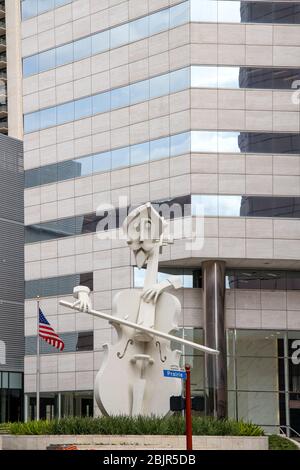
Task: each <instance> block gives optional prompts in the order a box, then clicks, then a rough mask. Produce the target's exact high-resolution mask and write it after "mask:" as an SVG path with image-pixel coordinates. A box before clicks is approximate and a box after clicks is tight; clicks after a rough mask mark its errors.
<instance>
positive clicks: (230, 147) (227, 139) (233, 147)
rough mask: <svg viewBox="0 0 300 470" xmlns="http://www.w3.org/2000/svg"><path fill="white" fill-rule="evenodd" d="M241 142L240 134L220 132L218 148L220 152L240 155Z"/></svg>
mask: <svg viewBox="0 0 300 470" xmlns="http://www.w3.org/2000/svg"><path fill="white" fill-rule="evenodd" d="M239 144H240V140H239V133H238V132H219V136H218V146H219V152H229V153H230V152H235V153H239V152H240V151H241V150H240V145H239Z"/></svg>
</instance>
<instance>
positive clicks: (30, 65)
mask: <svg viewBox="0 0 300 470" xmlns="http://www.w3.org/2000/svg"><path fill="white" fill-rule="evenodd" d="M36 73H39V56H38V55H33V56H31V57H26V59H23V74H24V76H25V77H27V76H28V75H34V74H36Z"/></svg>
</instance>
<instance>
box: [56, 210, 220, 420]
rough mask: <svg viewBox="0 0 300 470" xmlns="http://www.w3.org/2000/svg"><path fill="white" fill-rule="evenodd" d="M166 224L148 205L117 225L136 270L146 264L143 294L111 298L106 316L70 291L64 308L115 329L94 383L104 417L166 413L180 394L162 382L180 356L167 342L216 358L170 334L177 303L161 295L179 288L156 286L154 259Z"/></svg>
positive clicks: (176, 382) (171, 382)
mask: <svg viewBox="0 0 300 470" xmlns="http://www.w3.org/2000/svg"><path fill="white" fill-rule="evenodd" d="M165 227H166V222H165V220H164V219H163V217H161V216H160V215H159V214H158V213H157V211H156V210H155V209H154V208H153V206H152V205H151V204H150V203H147V204H144V205H142V206H140V207H138V208H137V209H135V210H133V211H132V212H131V213H130V214H129V215H128V217H127V218H126V220H125V221H124V224H123V230H124V231H125V233H126V234H127V243H128V245H129V246H130V248H131V249H132V251H133V253H134V255H135V260H136V265H137V267H138V268H142V267H143V266H145V265H146V275H145V281H144V287H143V289H142V290H141V289H126V290H122V291H120V292H119V293H118V294H116V296H115V297H114V299H113V308H112V315H109V314H106V313H102V312H98V311H96V310H93V309H92V305H91V300H90V290H89V288H88V287H85V286H77V287H75V288H74V297H75V298H76V301H75V302H74V303H73V304H71V303H68V302H65V301H60V303H61V304H62V305H64V306H67V307H70V308H72V309H75V310H79V311H83V312H86V313H88V314H91V315H94V316H97V317H100V318H104V319H106V320H108V321H109V322H110V324H111V325H113V326H114V327H115V328H116V331H117V334H118V339H117V341H116V343H115V344H112V345H107V344H105V345H103V348H104V350H105V354H104V360H103V362H102V365H101V368H100V370H99V372H98V373H97V376H96V379H95V399H96V402H97V404H98V406H99V408H100V410H101V412H102V413H103V414H105V415H131V416H133V415H157V416H164V415H166V414H167V413H168V412H169V410H170V397H171V396H172V395H180V394H181V380H180V379H173V378H172V379H164V378H163V370H164V369H175V370H178V369H179V360H180V354H181V353H180V351H178V350H172V349H171V347H170V342H171V341H176V342H177V343H182V344H185V345H188V346H190V347H192V348H194V349H198V350H200V351H204V352H206V353H208V354H218V351H216V350H214V349H210V348H208V347H206V346H202V345H199V344H196V343H193V342H191V341H187V340H185V339H182V338H178V337H176V336H174V335H172V334H170V332H172V331H176V330H178V320H179V314H180V311H181V306H180V302H179V300H178V299H177V297H175V296H174V295H172V294H170V293H169V292H165V291H166V289H168V288H171V287H173V288H175V289H178V288H180V287H181V283H180V279H178V278H177V277H171V278H170V279H166V280H164V281H163V282H161V283H157V276H158V258H159V252H160V249H161V247H162V246H163V244H165V240H164V229H165Z"/></svg>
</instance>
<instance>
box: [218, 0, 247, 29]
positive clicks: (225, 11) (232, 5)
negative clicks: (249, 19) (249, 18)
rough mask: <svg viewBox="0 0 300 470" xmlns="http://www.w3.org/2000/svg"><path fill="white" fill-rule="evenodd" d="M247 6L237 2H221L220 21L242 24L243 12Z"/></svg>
mask: <svg viewBox="0 0 300 470" xmlns="http://www.w3.org/2000/svg"><path fill="white" fill-rule="evenodd" d="M245 5H246V2H245V4H244V2H237V1H236V0H235V1H228V0H226V1H225V2H224V1H219V2H218V21H220V22H223V23H227V22H228V23H240V22H241V21H244V20H243V19H242V20H241V12H243V6H245Z"/></svg>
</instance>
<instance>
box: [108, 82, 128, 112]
mask: <svg viewBox="0 0 300 470" xmlns="http://www.w3.org/2000/svg"><path fill="white" fill-rule="evenodd" d="M110 98H111V109H117V108H123V107H125V106H129V86H125V87H123V88H116V89H115V90H112V91H111V92H110Z"/></svg>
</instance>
